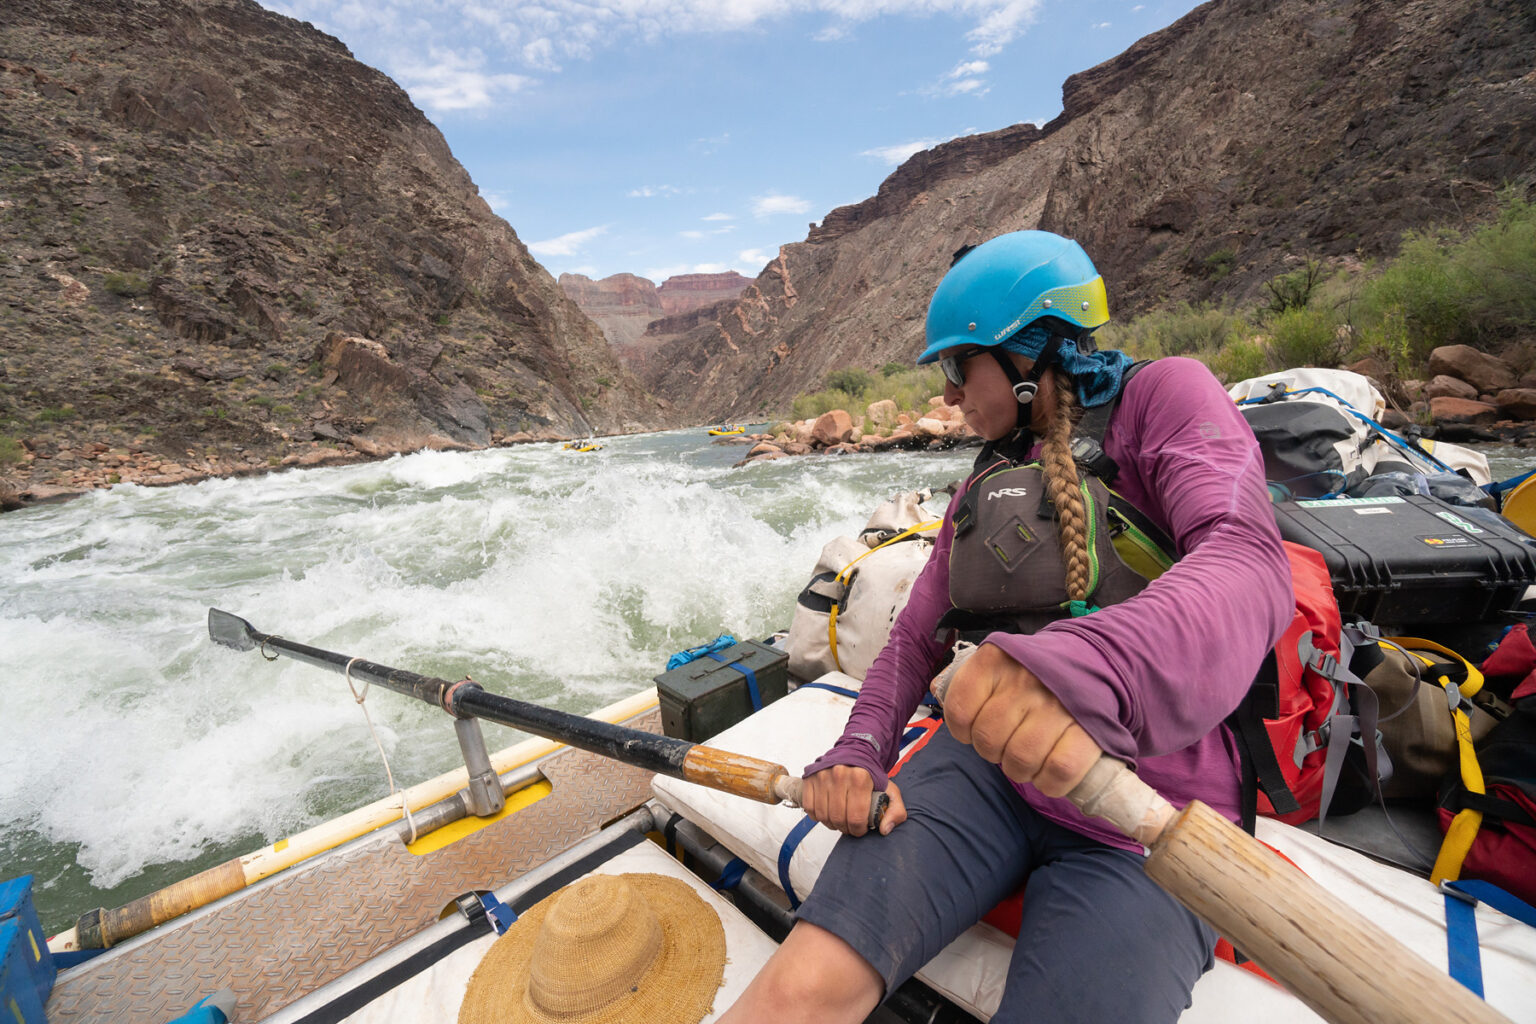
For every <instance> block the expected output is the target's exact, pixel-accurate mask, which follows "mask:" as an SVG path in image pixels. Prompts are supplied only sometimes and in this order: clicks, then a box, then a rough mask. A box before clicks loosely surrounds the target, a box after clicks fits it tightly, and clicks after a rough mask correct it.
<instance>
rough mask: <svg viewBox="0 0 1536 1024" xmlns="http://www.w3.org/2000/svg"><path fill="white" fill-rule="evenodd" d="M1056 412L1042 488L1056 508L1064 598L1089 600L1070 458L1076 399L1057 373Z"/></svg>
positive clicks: (1079, 501) (1083, 519) (1084, 520)
mask: <svg viewBox="0 0 1536 1024" xmlns="http://www.w3.org/2000/svg"><path fill="white" fill-rule="evenodd" d="M1052 376H1053V377H1054V378H1055V383H1056V410H1055V414H1054V415H1053V416H1052V417H1051V422H1050V424H1049V425H1048V426H1047V427H1046V428H1045V437H1044V438H1043V439H1042V441H1041V451H1040V456H1041V463H1042V464H1043V466H1044V468H1045V486H1046V490H1047V491H1048V492H1049V493H1050V496H1051V503H1052V504H1053V505H1055V506H1056V522H1057V524H1058V533H1059V535H1060V537H1061V559H1062V563H1063V564H1064V565H1065V566H1066V570H1067V597H1068V598H1069V599H1070V600H1073V601H1086V600H1088V582H1089V579H1090V568H1089V564H1090V563H1089V558H1088V513H1087V510H1086V509H1084V507H1083V495H1082V492H1081V491H1079V489H1078V487H1079V478H1078V474H1077V462H1076V460H1074V459H1073V458H1072V443H1071V442H1072V425H1073V424H1074V423H1075V422H1076V418H1077V396H1076V394H1075V393H1074V388H1073V386H1072V378H1071V377H1069V376H1067V375H1066V374H1064V373H1062V372H1061V371H1060V369H1058V370H1056V371H1055V372H1054V373H1053V374H1052Z"/></svg>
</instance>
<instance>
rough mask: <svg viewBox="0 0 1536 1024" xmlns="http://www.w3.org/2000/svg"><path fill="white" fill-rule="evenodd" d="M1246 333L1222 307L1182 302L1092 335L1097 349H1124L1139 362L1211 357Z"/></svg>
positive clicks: (1239, 321)
mask: <svg viewBox="0 0 1536 1024" xmlns="http://www.w3.org/2000/svg"><path fill="white" fill-rule="evenodd" d="M1247 333H1249V327H1248V324H1247V322H1246V321H1244V320H1243V318H1242V317H1241V316H1238V315H1237V314H1236V313H1234V312H1233V311H1232V310H1230V309H1228V308H1226V307H1224V306H1213V305H1210V304H1208V303H1188V302H1183V303H1180V304H1179V305H1177V306H1174V307H1172V308H1170V309H1159V310H1153V311H1152V312H1150V313H1144V314H1142V315H1141V316H1139V317H1137V318H1136V319H1135V320H1132V321H1130V322H1129V323H1124V324H1120V323H1116V322H1114V321H1111V322H1110V323H1108V324H1105V325H1104V326H1103V327H1101V328H1099V329H1098V330H1097V331H1096V332H1094V336H1095V337H1096V338H1097V339H1098V341H1099V347H1100V348H1118V349H1124V350H1125V351H1126V352H1129V353H1130V354H1131V355H1133V356H1135V357H1136V358H1138V359H1156V358H1158V357H1159V356H1210V355H1214V354H1215V353H1216V352H1219V351H1220V350H1221V349H1222V348H1223V347H1224V346H1226V345H1228V344H1229V343H1231V342H1233V341H1235V340H1237V339H1239V338H1242V337H1243V336H1244V335H1245V334H1247Z"/></svg>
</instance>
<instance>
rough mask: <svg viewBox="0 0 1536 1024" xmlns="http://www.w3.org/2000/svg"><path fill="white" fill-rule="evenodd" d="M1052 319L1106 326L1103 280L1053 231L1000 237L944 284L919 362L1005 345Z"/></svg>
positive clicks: (933, 303) (932, 303) (964, 260)
mask: <svg viewBox="0 0 1536 1024" xmlns="http://www.w3.org/2000/svg"><path fill="white" fill-rule="evenodd" d="M1047 316H1051V317H1057V318H1059V319H1061V320H1064V321H1066V322H1067V323H1068V324H1071V325H1073V326H1075V327H1077V328H1080V329H1083V330H1093V329H1094V328H1095V327H1099V326H1101V325H1103V324H1104V323H1106V322H1108V320H1109V299H1108V297H1107V296H1106V295H1105V292H1104V279H1103V278H1102V277H1100V276H1099V272H1098V271H1097V270H1095V269H1094V266H1093V261H1092V260H1090V259H1089V258H1088V254H1087V253H1085V252H1083V247H1082V246H1080V245H1078V244H1077V243H1076V242H1074V241H1072V240H1071V239H1070V238H1063V237H1061V236H1060V235H1056V234H1052V233H1051V232H1049V231H1013V232H1010V233H1008V234H1006V235H998V236H997V237H996V238H993V239H991V240H989V241H986V242H983V243H982V244H981V245H978V246H977V247H976V248H974V249H972V250H970V251H969V252H967V253H965V254H964V255H963V256H961V257H960V258H959V260H958V261H956V263H955V264H954V265H953V266H952V267H950V268H949V273H947V274H945V275H944V280H942V281H940V282H939V287H938V288H937V289H935V290H934V293H933V298H932V299H931V300H929V302H928V322H927V326H926V340H927V347H926V348H924V349H923V353H922V355H920V356H918V357H917V361H918V363H919V364H922V363H931V362H933V361H934V360H935V359H937V358H939V353H940V352H942V351H944V350H945V349H952V348H958V347H960V346H963V345H975V346H980V347H983V348H989V347H992V346H994V345H1002V344H1003V343H1004V342H1006V341H1007V340H1008V339H1009V338H1011V337H1013V336H1014V335H1015V334H1017V333H1018V332H1019V331H1021V330H1022V329H1024V328H1025V327H1028V326H1029V325H1030V324H1031V323H1033V322H1035V321H1036V320H1039V319H1040V318H1041V317H1047ZM1042 341H1043V339H1042ZM1009 347H1010V348H1012V347H1014V346H1009ZM1025 354H1026V355H1030V356H1031V357H1033V356H1035V355H1038V351H1036V352H1027V353H1025Z"/></svg>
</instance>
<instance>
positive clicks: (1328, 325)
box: [1269, 306, 1354, 368]
mask: <svg viewBox="0 0 1536 1024" xmlns="http://www.w3.org/2000/svg"><path fill="white" fill-rule="evenodd" d="M1353 345H1354V342H1353V339H1352V338H1351V337H1350V335H1349V332H1348V330H1347V329H1344V324H1343V323H1342V320H1341V318H1340V316H1339V314H1338V313H1337V312H1336V311H1335V310H1333V309H1329V308H1326V307H1321V306H1314V307H1306V308H1297V307H1292V308H1290V309H1287V310H1286V311H1285V312H1284V313H1281V314H1279V315H1278V316H1276V317H1275V318H1274V321H1273V323H1272V324H1271V325H1270V349H1269V353H1270V358H1271V361H1272V362H1274V363H1275V364H1276V365H1277V368H1282V367H1290V366H1326V367H1335V366H1338V365H1339V363H1340V361H1342V360H1343V358H1344V356H1345V354H1346V353H1348V352H1349V350H1350V349H1351V348H1352V347H1353Z"/></svg>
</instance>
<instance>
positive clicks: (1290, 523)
mask: <svg viewBox="0 0 1536 1024" xmlns="http://www.w3.org/2000/svg"><path fill="white" fill-rule="evenodd" d="M1275 518H1276V520H1277V521H1278V522H1279V524H1280V536H1282V537H1284V538H1285V539H1286V540H1289V541H1294V542H1296V543H1297V544H1303V545H1305V546H1306V547H1309V548H1312V549H1313V550H1315V551H1319V552H1321V553H1322V555H1323V560H1324V561H1326V562H1327V563H1328V572H1329V575H1330V576H1331V577H1332V579H1333V590H1334V596H1335V597H1337V598H1338V602H1339V611H1340V612H1341V613H1342V614H1343V616H1344V621H1346V622H1349V621H1351V620H1353V619H1369V620H1370V621H1372V622H1374V623H1376V624H1377V625H1380V626H1386V625H1413V624H1418V623H1436V624H1452V623H1474V622H1486V621H1488V620H1490V619H1493V618H1495V617H1497V616H1498V615H1499V613H1500V612H1505V611H1511V610H1514V609H1515V608H1516V607H1517V606H1518V605H1519V604H1520V602H1521V600H1522V599H1523V598H1524V597H1525V592H1526V588H1528V587H1530V586H1532V585H1536V540H1533V539H1532V538H1531V537H1530V536H1528V535H1527V534H1526V533H1524V532H1523V531H1522V530H1521V529H1520V528H1519V527H1517V526H1515V524H1513V523H1511V522H1509V521H1508V520H1507V519H1503V518H1502V517H1499V516H1495V515H1493V514H1491V513H1490V514H1484V513H1483V512H1482V510H1479V509H1468V508H1463V507H1461V506H1458V505H1451V504H1448V503H1447V502H1443V501H1441V500H1439V499H1438V498H1431V497H1428V496H1426V495H1418V494H1414V495H1407V496H1402V497H1397V496H1393V497H1379V498H1324V499H1318V500H1315V501H1283V502H1279V503H1277V504H1276V505H1275Z"/></svg>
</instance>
